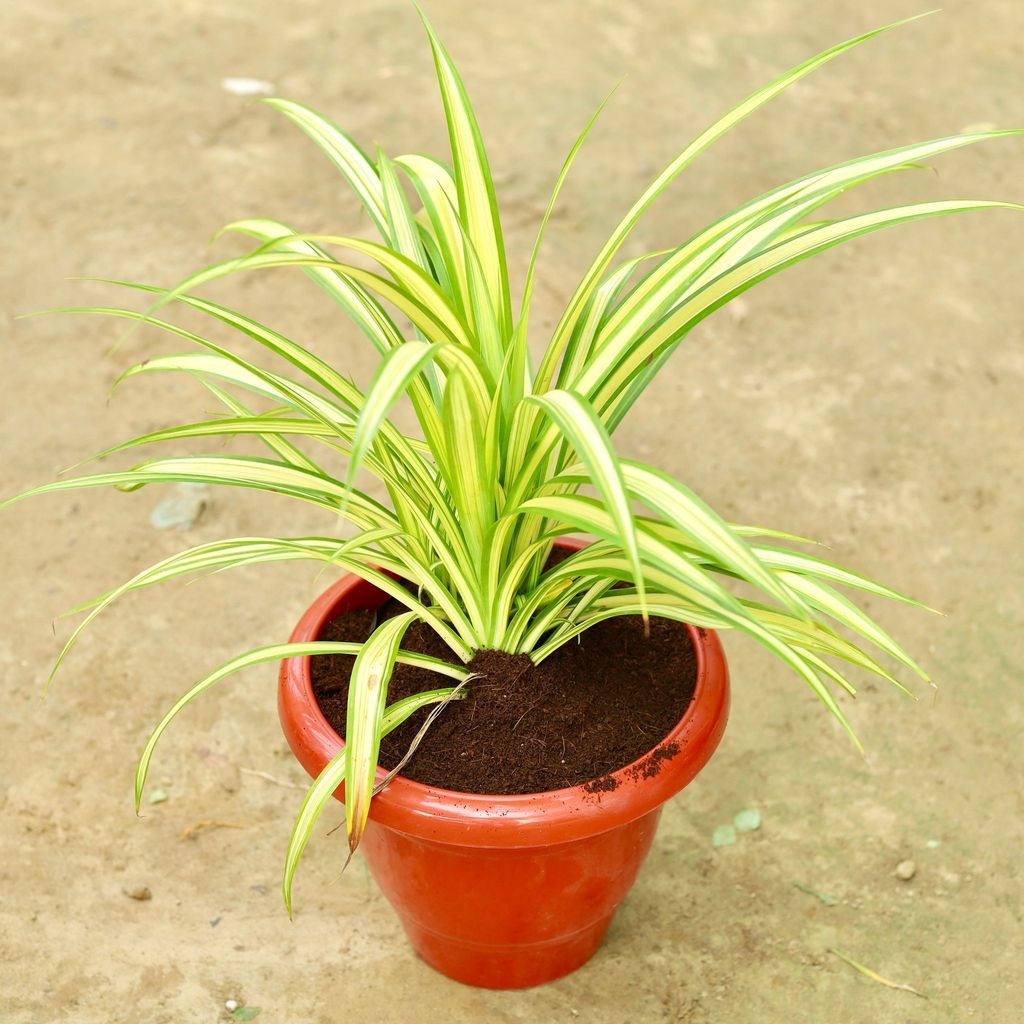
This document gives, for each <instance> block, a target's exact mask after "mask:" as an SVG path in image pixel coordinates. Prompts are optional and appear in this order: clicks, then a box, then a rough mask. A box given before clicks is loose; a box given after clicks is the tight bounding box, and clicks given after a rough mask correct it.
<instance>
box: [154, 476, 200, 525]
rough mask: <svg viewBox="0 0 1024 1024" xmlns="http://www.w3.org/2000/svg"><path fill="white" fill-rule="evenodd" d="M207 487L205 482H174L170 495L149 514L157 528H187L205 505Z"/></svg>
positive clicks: (195, 519)
mask: <svg viewBox="0 0 1024 1024" xmlns="http://www.w3.org/2000/svg"><path fill="white" fill-rule="evenodd" d="M208 492H209V488H208V487H207V486H206V484H194V483H180V484H175V485H174V488H173V492H172V494H171V496H170V497H168V498H164V500H163V501H161V502H160V503H159V504H158V505H157V506H156V508H154V509H153V511H152V513H151V514H150V516H149V521H150V524H151V525H153V526H155V527H156V528H157V529H158V530H188V529H191V527H193V526H195V524H196V521H197V520H198V519H199V516H200V515H201V514H202V511H203V509H204V508H205V507H206V496H207V494H208Z"/></svg>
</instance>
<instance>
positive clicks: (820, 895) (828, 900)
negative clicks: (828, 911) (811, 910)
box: [793, 882, 836, 907]
mask: <svg viewBox="0 0 1024 1024" xmlns="http://www.w3.org/2000/svg"><path fill="white" fill-rule="evenodd" d="M793 886H794V888H796V889H799V890H800V891H801V892H805V893H807V895H808V896H813V897H814V898H815V899H818V900H821V902H822V903H824V904H825V906H826V907H834V906H835V905H836V898H835V896H829V895H828V893H825V892H818V890H817V889H812V888H811V887H810V886H809V885H804V884H803V882H794V883H793Z"/></svg>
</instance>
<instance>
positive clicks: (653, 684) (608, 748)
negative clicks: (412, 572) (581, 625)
mask: <svg viewBox="0 0 1024 1024" xmlns="http://www.w3.org/2000/svg"><path fill="white" fill-rule="evenodd" d="M401 610H402V606H401V605H399V604H398V603H397V602H395V601H390V602H388V604H387V605H385V606H384V607H383V608H382V609H381V615H382V616H383V617H388V616H389V615H391V614H395V613H396V612H398V611H401ZM372 629H373V617H372V616H371V614H370V613H368V612H366V611H359V612H350V613H348V614H345V615H340V616H338V617H337V618H335V619H333V620H332V621H331V622H328V623H327V624H326V625H325V626H324V629H323V631H322V633H321V635H320V639H321V640H349V641H362V640H365V639H366V638H367V637H368V636H369V635H370V632H371V631H372ZM402 647H403V648H404V649H405V650H409V651H415V652H417V653H419V654H429V655H431V656H433V657H435V658H441V659H443V660H445V661H455V659H454V658H453V656H452V652H451V651H450V650H449V649H448V648H447V646H446V645H445V643H444V642H443V641H442V640H441V639H440V638H439V637H438V636H437V634H436V633H435V632H434V631H433V630H432V629H431V628H430V627H429V626H428V625H426V623H419V622H416V623H413V624H412V625H411V626H410V627H409V629H408V630H407V631H406V634H405V637H404V639H403V640H402ZM354 661H355V659H354V658H350V657H346V656H344V655H327V656H325V657H318V658H313V659H312V660H311V662H310V664H311V675H312V678H313V691H314V693H315V694H316V698H317V701H318V703H319V704H320V708H321V710H322V711H323V712H324V716H325V717H326V718H327V720H328V721H329V722H330V723H331V725H332V726H333V727H334V729H335V731H336V732H337V733H338V735H340V736H344V735H345V729H346V724H347V721H348V714H347V711H348V683H349V676H350V674H351V672H352V665H353V663H354ZM467 667H468V668H469V670H470V672H473V673H475V674H476V675H477V678H476V679H473V680H471V681H470V682H469V683H468V684H467V688H466V689H467V693H466V696H465V697H464V698H462V699H460V700H455V701H451V702H449V704H448V705H447V706H446V707H445V708H444V709H443V710H441V711H440V713H439V714H438V716H437V717H436V718H435V719H434V721H433V723H432V724H431V726H430V728H429V729H428V730H427V732H426V733H425V734H424V736H423V739H422V741H421V742H420V744H419V746H418V747H417V748H416V750H415V752H414V753H413V755H412V757H411V758H410V759H409V760H408V762H406V764H405V765H404V767H403V768H402V771H401V774H402V775H404V776H405V777H406V778H409V779H413V780H414V781H416V782H422V783H425V784H427V785H430V786H440V787H441V788H442V789H454V790H458V791H460V792H463V793H486V794H491V795H497V794H502V795H506V796H511V795H514V794H517V793H539V792H543V791H544V790H549V789H563V788H564V787H566V786H576V785H580V784H581V783H587V784H588V785H589V787H590V788H591V789H593V790H601V791H607V790H609V789H613V788H614V787H615V785H616V780H615V779H613V778H609V777H608V776H609V775H610V774H611V773H612V772H615V771H618V770H619V769H620V768H624V767H625V766H626V765H628V764H632V762H633V761H636V760H637V759H639V758H640V757H642V756H643V755H644V754H646V753H647V752H648V751H650V750H651V749H652V748H653V747H654V746H656V745H657V744H658V743H659V742H660V741H661V740H662V739H663V738H664V737H665V736H666V735H668V733H669V731H670V730H671V729H672V727H673V726H674V725H675V724H676V723H677V722H678V721H679V719H680V718H682V717H683V714H684V713H685V711H686V708H687V707H688V706H689V703H690V700H691V698H692V697H693V691H694V687H695V685H696V674H697V662H696V657H695V655H694V651H693V644H692V643H691V642H690V637H689V634H688V633H687V631H686V629H685V628H684V627H683V626H681V625H680V624H679V623H677V622H670V621H668V620H667V619H652V620H651V624H650V635H649V636H645V635H644V627H643V622H642V621H641V620H640V619H638V618H620V619H609V620H607V621H605V622H602V623H599V624H598V625H597V626H594V627H592V628H591V629H588V630H587V631H586V632H585V633H583V634H582V635H581V636H580V638H579V642H575V641H571V642H570V643H568V644H565V645H563V646H562V647H560V648H559V649H558V650H557V651H555V653H554V654H552V655H551V656H550V657H548V658H545V659H544V661H542V662H541V664H540V665H534V664H533V662H532V661H530V659H529V657H527V656H526V655H525V654H506V653H505V652H503V651H486V650H485V651H477V653H476V654H475V655H474V656H473V659H472V661H470V662H469V664H468V666H467ZM451 685H452V682H451V680H450V679H448V678H446V677H444V676H439V675H438V674H437V673H436V672H430V671H427V670H425V669H419V668H414V667H412V666H410V665H396V666H395V671H394V673H393V675H392V677H391V682H390V683H389V684H388V703H389V704H390V703H391V702H392V701H396V700H401V699H402V698H403V697H409V696H412V695H413V694H415V693H422V692H423V691H425V690H435V689H438V688H440V687H443V686H451ZM429 713H430V710H429V709H428V708H424V709H422V710H421V711H418V712H417V713H416V714H415V715H413V716H411V717H410V718H409V720H408V721H407V722H405V723H404V724H403V725H401V726H399V727H398V728H397V729H395V730H394V732H392V733H390V734H389V735H387V736H385V737H384V740H383V742H382V743H381V749H380V759H379V760H380V764H381V765H382V766H383V767H385V768H394V767H395V765H397V764H398V763H399V762H400V761H401V760H402V758H403V757H404V756H405V754H406V752H407V751H408V749H409V746H410V744H411V743H412V742H413V740H414V739H415V738H416V734H417V733H418V732H419V730H420V727H421V726H422V725H423V723H424V721H425V720H426V718H427V716H428V714H429ZM662 763H663V759H658V760H653V759H652V760H651V762H650V764H649V770H650V771H651V772H652V773H657V772H658V771H660V768H661V764H662Z"/></svg>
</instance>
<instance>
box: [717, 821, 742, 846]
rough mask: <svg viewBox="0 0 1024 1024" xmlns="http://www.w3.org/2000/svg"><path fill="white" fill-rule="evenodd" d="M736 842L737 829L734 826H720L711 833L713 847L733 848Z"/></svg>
mask: <svg viewBox="0 0 1024 1024" xmlns="http://www.w3.org/2000/svg"><path fill="white" fill-rule="evenodd" d="M735 842H736V829H734V828H733V827H732V825H719V826H718V828H716V829H715V831H714V832H712V833H711V845H712V846H732V844H733V843H735Z"/></svg>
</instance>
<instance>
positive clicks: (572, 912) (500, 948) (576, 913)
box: [278, 542, 729, 988]
mask: <svg viewBox="0 0 1024 1024" xmlns="http://www.w3.org/2000/svg"><path fill="white" fill-rule="evenodd" d="M561 543H563V544H564V545H565V546H566V547H574V548H575V547H577V546H578V545H577V544H574V543H572V542H561ZM384 600H386V595H385V594H384V593H383V592H382V591H380V590H378V589H377V588H376V587H374V586H372V585H371V584H368V583H366V582H365V581H363V580H361V579H359V578H358V577H356V576H346V577H345V578H344V579H342V580H339V581H338V583H336V584H335V585H334V586H332V587H331V588H330V589H329V590H327V591H326V592H325V593H324V594H323V595H321V597H320V598H319V599H318V600H317V601H316V602H314V604H313V605H312V606H311V607H310V609H309V610H308V611H307V612H306V614H305V615H304V616H303V618H302V619H301V620H300V622H299V624H298V626H297V627H296V628H295V631H294V632H293V633H292V640H293V641H306V640H315V639H316V638H317V636H318V635H319V632H320V629H321V627H322V626H323V624H324V623H325V622H327V621H329V620H330V619H331V618H333V617H334V616H336V615H339V614H341V613H343V612H346V611H351V610H354V609H356V608H372V607H375V606H377V605H379V604H381V603H383V601H384ZM688 628H689V630H690V635H691V639H692V641H693V644H694V648H695V651H696V654H697V687H696V690H695V693H694V698H693V701H692V702H691V704H690V706H689V708H688V709H687V711H686V714H685V715H684V716H683V718H682V719H681V720H680V722H679V723H678V724H677V725H676V727H675V728H674V729H673V730H672V731H671V732H670V733H669V735H668V736H667V737H666V738H665V739H664V740H663V741H662V742H661V743H660V744H658V745H657V746H656V747H655V748H654V749H653V750H652V751H651V752H650V753H648V754H647V755H645V756H644V757H643V758H641V759H640V760H639V761H637V762H635V763H634V764H633V765H629V766H627V767H625V768H623V769H622V770H620V771H619V772H616V773H614V774H613V775H612V776H611V778H612V780H614V788H608V789H605V790H603V791H597V792H587V790H586V789H585V788H584V787H583V786H575V787H572V788H570V789H562V790H555V791H551V792H548V793H532V794H527V795H525V796H482V795H479V794H470V793H457V792H453V791H449V790H444V789H439V788H437V787H433V786H424V785H421V784H420V783H417V782H412V781H411V780H409V779H405V778H402V777H401V776H398V777H397V778H395V779H394V780H393V781H392V782H391V784H390V785H389V786H388V787H387V788H386V789H385V790H384V791H383V792H382V793H380V794H379V795H378V796H377V797H375V798H374V800H373V802H372V804H371V809H370V822H369V824H368V826H367V829H366V832H365V833H364V836H363V842H362V846H361V849H362V850H363V852H364V853H365V856H366V859H367V862H368V864H369V867H370V871H371V872H372V874H373V876H374V878H375V879H376V881H377V884H378V885H379V886H380V888H381V890H382V891H383V892H384V895H385V896H386V897H387V899H388V901H389V902H390V903H391V905H392V906H393V907H394V908H395V910H396V911H397V913H398V916H399V918H400V919H401V921H402V924H403V926H404V927H405V930H406V933H407V934H408V936H409V939H410V941H411V942H412V945H413V947H414V948H415V950H416V952H417V953H419V955H420V956H421V957H422V958H423V959H424V960H426V962H427V963H429V964H431V966H433V967H435V968H437V969H438V970H439V971H441V972H442V973H443V974H446V975H447V976H448V977H450V978H454V979H455V980H457V981H461V982H465V983H467V984H471V985H478V986H481V987H485V988H526V987H529V986H532V985H538V984H541V983H543V982H546V981H553V980H554V979H555V978H559V977H561V976H563V975H565V974H568V973H569V972H570V971H573V970H575V969H576V968H577V967H579V966H581V965H582V964H584V963H585V962H586V961H587V960H588V959H589V958H590V957H591V956H592V955H593V954H594V952H595V951H596V950H597V948H598V947H599V946H600V944H601V941H602V939H603V938H604V935H605V932H606V931H607V930H608V926H609V924H610V923H611V921H612V918H613V917H614V915H615V911H616V909H617V908H618V906H619V904H620V903H621V902H622V900H623V898H624V897H625V895H626V893H627V892H628V891H629V889H630V887H631V886H632V885H633V882H634V880H635V879H636V876H637V873H638V871H639V870H640V867H641V865H642V864H643V861H644V858H645V857H646V856H647V853H648V851H649V850H650V847H651V842H652V840H653V838H654V833H655V830H656V828H657V825H658V818H659V817H660V815H661V807H662V805H663V804H664V802H665V801H666V800H667V799H669V798H671V797H672V796H674V795H675V794H676V793H678V792H679V790H681V789H682V788H683V787H684V786H685V785H687V783H689V782H690V781H691V780H692V779H693V778H694V776H695V775H696V774H697V772H698V771H699V770H700V769H701V768H702V767H703V766H704V764H705V763H706V762H707V760H708V758H709V757H710V756H711V754H712V752H713V751H714V749H715V747H716V746H717V745H718V741H719V740H720V739H721V736H722V732H723V731H724V729H725V722H726V718H727V715H728V703H729V686H728V673H727V669H726V665H725V658H724V655H723V653H722V648H721V644H720V643H719V641H718V638H717V636H715V634H714V633H712V632H711V631H709V630H698V629H695V628H693V627H688ZM278 709H279V712H280V716H281V722H282V726H283V728H284V733H285V736H286V738H287V740H288V743H289V745H290V746H291V748H292V750H293V751H294V753H295V755H296V757H297V758H298V759H299V761H300V762H301V763H302V765H303V767H304V768H305V769H306V770H307V771H308V772H309V773H310V774H311V775H313V776H314V777H315V776H316V775H318V774H319V773H320V771H321V770H322V769H323V767H324V765H326V764H327V762H328V761H329V760H330V759H331V758H332V757H333V756H334V755H335V754H336V753H337V751H338V749H339V748H340V747H341V745H342V740H341V738H340V737H339V736H338V735H337V733H335V732H334V730H333V729H332V728H331V727H330V725H329V724H328V723H327V720H326V719H325V718H324V717H323V715H322V713H321V712H320V709H319V706H318V705H317V703H316V699H315V697H314V695H313V687H312V681H311V679H310V672H309V658H308V657H304V658H290V659H287V660H286V661H284V662H282V666H281V675H280V686H279V689H278ZM655 754H657V755H658V757H657V765H656V767H657V769H658V770H657V772H656V773H654V772H649V773H645V772H644V770H643V769H644V762H645V761H647V760H648V759H649V758H652V755H655ZM652 767H654V762H653V761H652ZM383 774H384V771H383V769H378V778H382V777H383ZM645 774H647V775H648V776H649V777H646V778H645V777H644V776H645ZM335 796H337V797H338V799H340V800H343V799H344V792H343V787H342V788H341V789H339V791H338V792H337V793H336V794H335Z"/></svg>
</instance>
